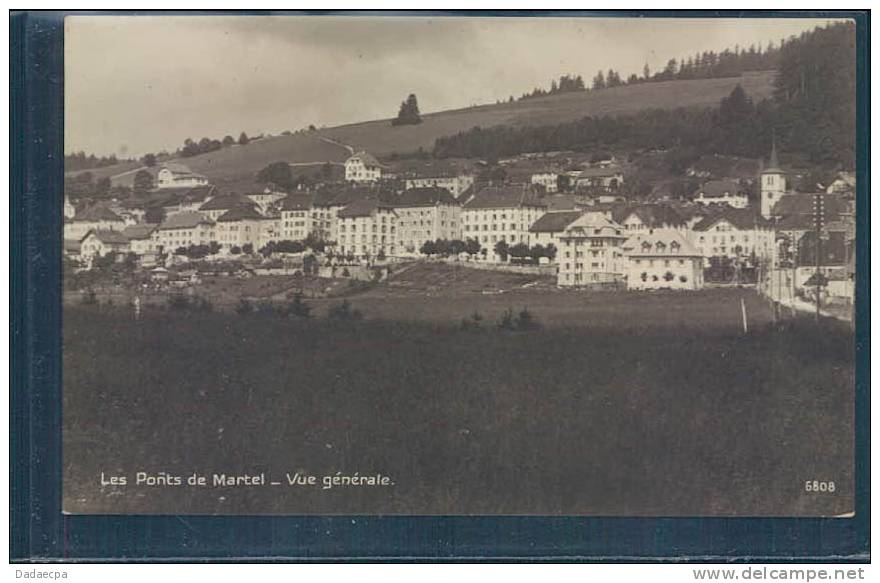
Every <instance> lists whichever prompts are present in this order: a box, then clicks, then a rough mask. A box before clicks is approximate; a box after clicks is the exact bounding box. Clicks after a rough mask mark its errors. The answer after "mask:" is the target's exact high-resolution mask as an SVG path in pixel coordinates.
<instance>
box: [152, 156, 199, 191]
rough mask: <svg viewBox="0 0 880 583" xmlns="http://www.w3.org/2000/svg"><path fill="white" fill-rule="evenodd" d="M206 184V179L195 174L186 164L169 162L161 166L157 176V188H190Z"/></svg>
mask: <svg viewBox="0 0 880 583" xmlns="http://www.w3.org/2000/svg"><path fill="white" fill-rule="evenodd" d="M206 184H208V179H207V178H206V177H204V176H202V175H201V174H196V173H195V172H193V171H192V170H190V169H189V168H188V167H187V166H184V165H183V164H178V163H172V162H169V163H168V164H165V165H163V166H162V168H161V169H160V170H159V174H158V176H157V181H156V187H157V188H160V189H162V188H192V187H194V186H202V185H206Z"/></svg>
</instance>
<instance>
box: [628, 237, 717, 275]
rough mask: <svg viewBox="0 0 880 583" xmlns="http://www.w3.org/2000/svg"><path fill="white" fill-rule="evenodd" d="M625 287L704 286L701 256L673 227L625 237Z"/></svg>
mask: <svg viewBox="0 0 880 583" xmlns="http://www.w3.org/2000/svg"><path fill="white" fill-rule="evenodd" d="M622 249H623V252H624V255H625V257H626V287H627V289H631V290H652V289H673V290H695V289H702V287H703V255H702V254H701V253H700V251H699V250H698V249H697V248H696V247H695V246H694V245H693V244H692V243H691V242H690V241H688V240H687V238H686V237H685V236H684V235H682V234H681V232H679V231H677V230H674V229H648V230H647V231H640V232H638V233H636V234H635V235H632V236H631V237H630V238H629V239H627V240H626V241H625V242H624V243H623V246H622Z"/></svg>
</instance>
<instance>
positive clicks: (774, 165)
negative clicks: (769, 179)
mask: <svg viewBox="0 0 880 583" xmlns="http://www.w3.org/2000/svg"><path fill="white" fill-rule="evenodd" d="M771 173H772V174H784V172H783V171H782V169H781V168H780V167H779V157H778V156H777V155H776V138H775V137H774V138H773V147H772V148H771V149H770V162H769V163H768V164H767V167H766V168H764V170H762V171H761V174H771Z"/></svg>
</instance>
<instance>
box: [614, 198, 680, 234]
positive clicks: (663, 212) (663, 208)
mask: <svg viewBox="0 0 880 583" xmlns="http://www.w3.org/2000/svg"><path fill="white" fill-rule="evenodd" d="M612 218H613V219H614V221H615V222H616V223H619V224H620V225H622V226H623V228H624V229H625V230H626V232H627V233H639V232H643V231H648V230H651V229H675V230H679V231H684V230H686V229H687V222H686V221H685V220H684V219H683V218H682V217H681V215H680V214H679V213H678V212H677V211H676V210H675V209H674V208H672V207H671V206H668V205H665V204H640V205H635V206H620V207H617V208H615V210H614V212H613V213H612Z"/></svg>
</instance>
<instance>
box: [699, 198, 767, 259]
mask: <svg viewBox="0 0 880 583" xmlns="http://www.w3.org/2000/svg"><path fill="white" fill-rule="evenodd" d="M775 239H776V237H775V233H774V231H773V228H772V226H771V224H770V223H769V222H768V221H766V220H765V219H764V217H762V216H761V215H760V214H757V213H755V212H752V211H751V210H749V209H728V210H726V211H722V212H720V213H718V214H714V215H709V216H707V217H705V218H704V219H703V220H702V221H700V222H699V223H697V224H696V225H694V228H693V233H692V235H691V242H692V243H693V245H694V247H696V249H697V251H699V252H700V254H701V255H702V256H703V257H706V258H710V257H727V258H730V259H736V258H748V257H751V256H753V255H754V257H756V258H757V259H759V260H762V261H765V262H766V261H772V260H773V258H774V257H775V251H776V241H775Z"/></svg>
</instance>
